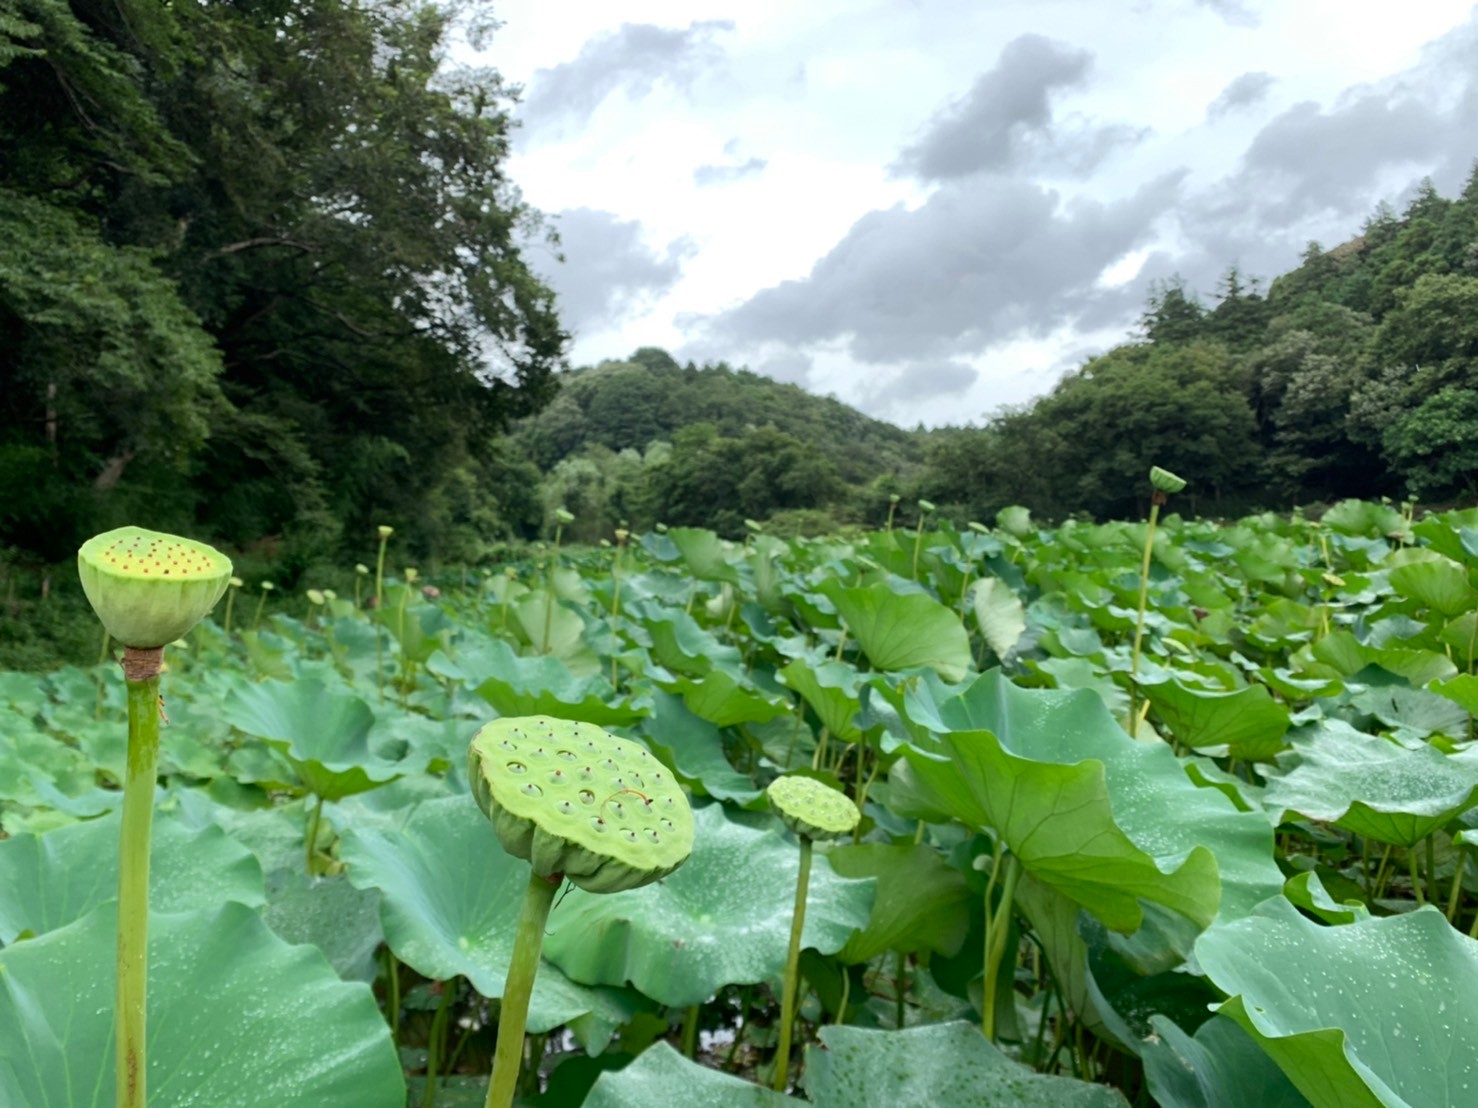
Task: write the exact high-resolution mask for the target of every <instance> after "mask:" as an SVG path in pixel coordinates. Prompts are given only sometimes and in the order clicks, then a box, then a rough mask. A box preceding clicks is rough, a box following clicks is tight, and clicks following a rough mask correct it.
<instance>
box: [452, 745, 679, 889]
mask: <svg viewBox="0 0 1478 1108" xmlns="http://www.w3.org/2000/svg"><path fill="white" fill-rule="evenodd" d="M467 778H468V780H469V781H470V782H471V784H472V795H473V796H474V797H475V798H476V800H477V805H478V807H479V808H481V809H482V810H483V813H484V814H485V815H486V816H487V817H488V819H489V820H490V821H492V824H493V830H494V831H495V832H496V833H497V835H498V841H499V842H500V843H502V844H503V849H504V850H506V851H508V853H509V854H512V855H513V856H514V857H516V858H526V859H527V860H528V861H529V863H530V864H531V865H532V866H533V868H534V872H535V873H536V874H538V875H539V876H540V877H554V876H555V875H556V874H564V876H566V877H568V878H569V879H570V881H571V882H572V883H574V884H576V885H578V886H580V888H582V889H585V890H587V891H588V892H593V893H615V892H621V891H622V890H623V889H635V888H639V887H640V886H642V885H647V884H650V883H651V882H653V881H657V880H659V879H660V878H663V877H666V876H667V875H668V874H669V873H671V872H672V871H673V870H675V869H677V867H678V866H680V865H682V864H683V862H685V861H686V860H687V857H688V855H689V854H690V853H691V852H692V849H693V811H692V809H691V808H690V807H689V806H688V798H687V796H686V795H685V794H684V793H683V790H682V786H681V785H679V784H678V782H677V781H676V780H675V779H674V778H673V776H672V773H671V772H670V771H669V770H668V769H667V767H665V766H664V765H663V764H662V763H661V762H659V761H658V760H657V759H656V758H654V757H653V756H652V755H651V754H650V753H649V752H648V751H647V750H646V749H645V748H644V747H642V746H640V745H638V744H637V743H634V742H628V741H626V740H625V739H618V738H616V736H614V735H611V734H609V733H608V732H606V731H604V730H602V729H601V728H599V727H596V726H595V725H594V724H590V723H573V722H571V721H569V720H563V719H554V718H552V717H548V716H538V717H534V716H522V717H510V718H504V719H495V720H493V721H492V722H491V723H488V724H486V725H484V726H483V728H482V729H481V730H480V731H478V732H477V734H476V735H474V736H473V737H472V742H471V743H470V744H469V745H468V747H467Z"/></svg>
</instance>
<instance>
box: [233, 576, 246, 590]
mask: <svg viewBox="0 0 1478 1108" xmlns="http://www.w3.org/2000/svg"><path fill="white" fill-rule="evenodd" d="M244 584H246V582H245V581H243V580H242V579H241V578H240V577H233V578H231V581H230V585H231V587H232V588H233V589H239V588H241V586H242V585H244Z"/></svg>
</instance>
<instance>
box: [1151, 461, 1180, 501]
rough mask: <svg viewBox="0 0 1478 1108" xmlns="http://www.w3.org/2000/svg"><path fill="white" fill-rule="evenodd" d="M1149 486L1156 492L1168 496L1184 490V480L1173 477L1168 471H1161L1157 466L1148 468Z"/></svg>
mask: <svg viewBox="0 0 1478 1108" xmlns="http://www.w3.org/2000/svg"><path fill="white" fill-rule="evenodd" d="M1150 484H1151V485H1152V486H1154V488H1155V489H1156V491H1158V492H1163V493H1165V494H1166V495H1169V494H1170V493H1177V492H1179V491H1180V490H1181V489H1183V488H1185V478H1184V477H1177V476H1175V474H1173V473H1171V472H1170V471H1169V470H1168V469H1161V468H1160V467H1159V466H1150Z"/></svg>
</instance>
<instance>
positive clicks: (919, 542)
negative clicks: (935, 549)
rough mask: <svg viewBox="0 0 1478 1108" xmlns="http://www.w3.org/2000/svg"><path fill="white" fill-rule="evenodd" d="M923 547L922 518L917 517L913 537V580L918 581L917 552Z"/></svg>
mask: <svg viewBox="0 0 1478 1108" xmlns="http://www.w3.org/2000/svg"><path fill="white" fill-rule="evenodd" d="M923 546H924V517H923V516H919V526H918V530H916V531H915V532H914V535H913V579H914V580H915V581H917V580H918V579H919V551H920V550H922V549H923Z"/></svg>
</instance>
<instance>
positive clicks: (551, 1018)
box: [0, 501, 1478, 1108]
mask: <svg viewBox="0 0 1478 1108" xmlns="http://www.w3.org/2000/svg"><path fill="white" fill-rule="evenodd" d="M928 518H929V517H928V516H927V513H926V514H925V515H923V516H921V517H920V521H919V523H918V526H917V527H913V526H910V527H907V528H905V527H903V526H901V525H900V526H899V527H896V528H890V529H889V530H886V531H880V532H877V533H873V534H867V535H858V536H852V537H847V538H835V539H829V540H790V541H782V540H780V539H778V538H775V537H772V536H769V535H766V534H764V533H763V531H762V530H761V529H759V528H757V527H756V528H755V529H753V531H752V533H751V534H750V536H749V538H748V539H747V540H746V541H744V542H743V543H739V542H728V541H724V540H721V539H719V538H718V537H717V536H715V535H713V534H712V533H710V532H706V531H700V530H691V529H676V528H675V529H672V530H670V531H667V532H665V533H650V534H646V535H643V536H632V537H630V538H629V539H628V538H627V537H626V536H624V534H622V535H621V536H620V541H619V542H618V544H617V545H615V546H612V547H609V548H599V549H585V550H576V551H560V550H559V549H558V547H557V546H556V547H555V548H554V549H553V550H550V551H547V552H546V554H545V556H544V557H543V559H542V560H539V561H529V562H526V563H521V564H518V565H511V566H497V567H488V568H487V569H485V570H483V571H481V572H480V573H476V574H473V575H471V577H470V578H469V579H467V580H466V581H465V582H464V581H463V580H462V579H460V578H457V579H448V580H430V581H428V580H426V579H421V578H418V577H417V576H416V575H415V574H414V572H413V571H407V570H403V569H402V570H398V571H397V570H395V569H394V568H389V569H388V570H387V572H388V573H389V576H388V578H387V584H386V585H385V586H384V588H383V590H382V592H381V597H380V603H379V604H378V605H374V606H372V605H371V604H370V603H369V599H370V595H371V594H368V593H366V595H363V596H361V597H359V598H357V599H350V598H348V597H337V596H332V595H325V594H324V593H322V592H313V593H312V594H311V595H309V594H304V595H303V596H301V597H284V596H282V594H281V592H280V591H279V592H278V593H277V594H275V596H274V604H273V607H272V610H271V611H270V612H267V613H266V614H265V615H264V614H263V608H262V606H261V603H260V601H261V599H262V598H263V597H265V596H266V595H267V594H266V592H265V591H264V590H262V589H260V587H259V586H260V583H257V582H252V583H249V584H248V586H247V588H246V589H244V590H241V591H240V592H239V595H238V594H237V593H235V592H233V593H232V594H229V595H228V598H227V600H226V601H223V602H222V603H221V604H220V605H219V606H218V607H217V608H216V609H215V611H214V614H213V617H212V618H211V619H208V620H206V621H205V622H203V623H200V624H198V625H197V626H196V627H195V628H194V630H193V631H191V632H190V633H189V635H188V636H187V638H186V639H185V640H184V641H183V642H181V643H177V644H175V645H173V646H171V647H170V648H169V649H168V651H167V653H166V658H165V664H166V671H165V673H164V674H163V678H162V685H161V689H162V693H163V704H162V711H163V713H164V714H165V715H166V716H167V720H168V722H167V723H166V724H165V725H164V726H163V727H162V729H161V740H160V742H161V747H160V762H159V774H158V787H157V791H156V795H155V803H154V817H153V845H152V871H151V894H150V906H151V911H152V914H151V917H150V923H149V967H148V988H149V992H148V1017H149V1018H148V1064H147V1068H148V1099H149V1103H150V1104H152V1105H157V1106H160V1108H164V1106H185V1105H196V1106H209V1108H235V1106H242V1108H247V1106H251V1108H256V1106H263V1105H272V1106H286V1105H303V1106H313V1108H338V1106H343V1108H382V1106H383V1108H400V1106H402V1105H406V1104H412V1105H432V1104H440V1105H444V1106H456V1105H481V1104H483V1103H484V1099H483V1098H484V1094H485V1092H486V1090H487V1088H488V1081H489V1073H490V1071H491V1070H492V1063H493V1056H494V1051H495V1044H496V1040H497V1032H498V1025H499V1020H500V1015H501V1014H502V1009H503V1007H504V1005H503V1003H502V998H503V994H504V989H505V981H506V979H507V977H508V973H509V968H510V961H511V959H512V954H513V948H514V942H515V935H516V932H517V931H518V930H519V919H520V905H521V903H522V901H523V897H524V890H525V888H526V887H527V886H529V884H530V880H531V879H530V865H529V862H527V861H524V860H522V859H520V858H517V857H514V856H513V855H511V854H509V853H507V852H506V851H505V850H504V849H503V846H502V845H500V840H499V836H498V834H497V833H495V828H494V826H493V824H492V823H491V822H490V820H489V818H488V817H487V816H486V815H485V814H484V812H483V811H481V810H479V803H478V801H477V800H475V799H474V787H473V786H474V782H473V781H470V780H469V770H468V746H469V742H470V741H471V739H472V738H473V736H474V735H475V734H476V733H478V731H479V730H480V729H481V728H483V727H484V725H485V724H487V723H489V722H490V721H493V720H497V719H505V718H509V717H535V718H537V719H545V718H547V719H553V720H563V721H570V723H572V724H579V725H582V726H583V725H592V726H593V727H596V728H599V729H602V730H603V731H605V732H609V733H610V735H612V736H615V737H617V738H618V739H620V740H622V743H621V745H620V746H619V747H611V748H610V749H613V750H615V749H619V750H620V751H621V756H622V757H623V758H628V757H629V758H642V759H645V758H647V757H648V756H650V759H651V761H652V764H653V765H660V767H661V770H662V771H665V772H667V773H670V774H671V775H673V776H674V777H675V778H676V782H677V784H678V785H680V786H681V791H682V792H683V793H685V794H686V795H687V796H688V798H689V799H690V803H691V822H692V849H691V854H690V855H689V856H688V857H687V858H686V860H685V861H684V862H682V864H680V865H678V866H677V868H676V869H675V870H672V871H671V872H667V871H666V869H664V870H663V872H666V876H664V877H662V879H661V880H660V881H654V882H653V883H650V884H647V885H645V886H643V887H639V888H628V887H625V886H624V885H621V884H614V885H613V884H611V883H610V882H607V885H609V886H610V888H608V889H607V890H606V891H600V890H596V891H590V890H587V889H584V888H572V887H570V886H568V885H565V886H564V887H562V888H560V889H559V891H558V893H557V895H556V896H555V897H554V899H553V903H552V906H551V907H550V908H549V912H548V917H547V921H546V922H545V924H544V926H543V942H542V961H541V962H540V963H539V966H538V973H537V977H536V978H535V979H534V981H533V985H532V994H531V997H530V999H529V1004H528V1011H527V1023H526V1030H527V1032H528V1034H527V1037H526V1039H523V1040H522V1042H523V1047H524V1056H523V1060H522V1075H521V1077H520V1079H519V1087H518V1089H517V1097H518V1101H517V1102H518V1103H520V1104H525V1105H542V1106H576V1105H581V1104H584V1105H590V1106H592V1108H617V1106H627V1105H633V1106H634V1105H642V1106H644V1108H647V1106H650V1105H654V1104H658V1105H660V1104H674V1103H682V1104H694V1105H754V1106H779V1105H783V1104H788V1103H797V1104H799V1103H811V1104H814V1105H821V1106H827V1108H859V1106H867V1105H878V1106H883V1105H887V1106H898V1105H931V1106H941V1108H953V1106H964V1105H970V1106H976V1105H992V1106H994V1105H1002V1106H1005V1105H1042V1106H1062V1105H1068V1106H1079V1105H1081V1106H1085V1108H1087V1106H1111V1105H1124V1104H1135V1105H1148V1104H1159V1105H1164V1106H1167V1108H1240V1106H1244V1105H1248V1104H1256V1105H1259V1106H1261V1108H1285V1106H1287V1108H1292V1106H1297V1105H1304V1104H1312V1105H1317V1106H1320V1108H1326V1106H1327V1108H1351V1106H1365V1105H1371V1106H1375V1105H1386V1106H1397V1105H1410V1106H1413V1108H1426V1106H1436V1105H1468V1104H1475V1103H1478V1049H1475V1047H1474V1044H1475V1043H1478V943H1475V941H1474V940H1473V938H1472V937H1471V936H1472V935H1473V934H1474V933H1478V859H1474V858H1472V857H1471V854H1472V852H1473V850H1474V844H1475V842H1478V747H1475V745H1474V743H1473V738H1474V733H1473V715H1474V713H1478V676H1475V673H1474V671H1475V659H1474V654H1475V644H1478V510H1470V511H1463V512H1449V513H1445V514H1440V515H1430V516H1426V517H1425V518H1420V519H1416V518H1413V513H1412V511H1411V510H1410V509H1409V508H1408V509H1407V510H1405V511H1401V510H1398V509H1396V508H1393V507H1391V506H1388V505H1384V504H1374V503H1363V502H1355V501H1350V502H1346V503H1343V504H1340V505H1338V506H1336V507H1335V508H1334V509H1332V510H1331V511H1329V512H1327V513H1326V514H1325V515H1324V516H1323V517H1322V519H1320V520H1319V521H1317V522H1315V521H1312V520H1309V519H1304V518H1302V517H1301V516H1298V515H1295V516H1294V517H1293V518H1291V519H1290V518H1288V517H1279V516H1273V515H1266V516H1258V517H1253V518H1249V519H1245V520H1242V521H1239V522H1236V523H1233V524H1229V525H1215V524H1212V523H1209V522H1191V521H1186V520H1183V519H1181V518H1180V517H1178V516H1176V515H1173V514H1172V515H1169V516H1168V517H1165V518H1160V519H1158V520H1157V524H1158V525H1157V526H1152V525H1147V524H1145V523H1109V524H1102V525H1093V524H1082V523H1079V524H1073V523H1068V524H1065V525H1063V526H1061V527H1055V528H1042V527H1038V526H1037V525H1036V524H1034V523H1033V521H1032V520H1031V519H1030V517H1029V516H1028V515H1027V513H1026V512H1025V511H1024V510H1023V509H1007V510H1006V511H1004V512H1003V513H1001V516H1000V517H999V518H998V520H997V521H995V526H992V527H986V526H983V525H979V524H972V525H971V526H970V527H969V528H966V529H963V530H959V531H956V530H954V529H953V528H951V527H950V526H948V525H947V524H931V523H929V522H927V520H928ZM386 540H388V552H389V566H390V567H393V566H394V564H395V546H394V540H393V539H390V538H389V536H388V535H386V536H384V537H383V539H382V542H381V546H380V552H384V551H385V550H386V548H387V541H386ZM366 545H367V551H366V553H367V554H370V555H373V554H374V553H375V550H374V543H373V540H370V541H369V542H367V544H366ZM1147 549H1148V551H1149V555H1148V557H1146V554H1145V552H1146V550H1147ZM371 560H373V559H372V558H371ZM1146 567H1147V571H1146ZM428 585H429V586H432V587H427V586H428ZM1141 600H1142V601H1143V606H1141ZM125 698H126V690H125V681H124V678H123V675H122V673H121V672H120V670H119V667H118V665H117V664H116V663H115V662H111V661H109V662H105V663H102V664H100V665H98V666H96V667H94V668H90V669H83V668H67V669H62V670H59V671H56V672H53V673H50V674H47V675H43V676H38V675H34V674H16V673H9V674H0V828H3V831H0V1105H4V1106H5V1108H43V1106H45V1108H59V1106H71V1105H88V1106H105V1105H111V1104H113V1103H114V1102H115V1078H114V1061H113V1055H114V1043H113V1040H114V1006H113V998H114V987H115V981H114V978H115V969H114V942H115V920H116V917H117V914H118V901H117V894H118V887H119V875H118V870H119V850H118V843H119V834H120V821H121V814H120V808H121V803H122V798H123V792H122V788H121V785H122V783H123V781H124V779H125V776H126V772H127V766H126V762H127V742H128V735H127V729H126V728H125V727H123V726H122V725H121V721H122V720H123V719H124V717H125V715H126V705H125ZM561 726H563V725H561ZM562 733H563V732H561V734H562ZM592 749H593V748H592ZM602 749H605V748H602ZM644 764H645V763H644ZM777 778H780V779H782V780H787V781H791V782H792V783H794V782H798V781H801V780H804V779H807V778H809V779H812V780H814V781H816V782H819V783H822V784H825V785H828V786H830V787H831V788H832V789H835V790H837V791H839V792H841V793H844V794H845V795H846V796H847V797H849V798H851V800H852V802H854V803H855V804H856V806H857V809H859V810H860V813H861V819H860V821H856V825H855V827H853V826H852V823H853V822H854V821H853V819H852V818H851V817H848V818H841V819H834V818H833V817H834V816H835V812H834V811H833V810H832V809H831V808H827V807H826V806H825V804H823V805H822V806H821V807H818V808H816V809H815V811H816V812H818V813H820V814H818V815H815V816H814V817H813V816H812V815H811V812H812V809H810V808H803V807H792V804H795V805H806V804H811V803H812V798H813V794H815V795H821V794H819V793H816V790H815V789H814V788H813V786H811V785H805V786H803V787H801V786H799V785H796V786H795V787H793V788H790V789H788V790H787V791H785V792H784V793H783V795H782V794H781V793H780V792H777V794H776V797H777V799H776V806H775V807H773V808H772V806H771V803H770V799H769V797H768V796H767V792H766V790H767V788H768V787H769V786H770V785H771V784H772V782H774V781H775V780H776V779H777ZM482 790H483V793H484V794H485V793H486V792H487V786H486V785H483V786H482ZM621 791H635V790H621ZM612 795H613V796H614V795H615V794H614V793H613V794H612ZM637 795H642V794H640V793H638V794H637ZM832 795H833V794H831V793H826V794H825V796H824V797H823V799H825V797H830V796H832ZM788 797H794V798H798V799H793V800H792V799H786V798H788ZM485 799H486V797H485V796H484V800H485ZM679 799H681V797H679ZM610 800H611V797H605V798H604V799H603V800H602V804H604V803H607V802H609V801H610ZM823 809H824V810H823ZM843 814H844V815H845V813H843ZM808 820H810V821H811V822H809V823H808V822H807V821H808ZM813 824H814V825H815V826H813ZM818 828H819V830H820V831H824V832H825V834H824V835H823V834H820V833H819V831H818V830H817V829H818ZM812 831H817V834H815V835H814V836H813V835H812V834H811V832H812ZM812 837H815V838H816V839H817V841H816V842H815V849H814V855H813V852H812ZM803 873H804V874H806V881H805V882H804V885H805V887H806V888H807V890H808V891H807V893H806V895H805V897H804V898H803V899H804V916H803V924H802V926H800V927H799V928H798V929H797V931H798V943H797V944H796V947H797V950H798V957H797V958H795V959H791V957H790V947H791V943H790V938H791V928H792V921H793V919H794V918H795V917H796V916H797V915H798V913H797V911H796V909H797V906H798V905H799V904H800V903H801V902H802V898H801V897H798V895H797V886H798V883H801V881H800V879H801V876H802V874H803ZM612 889H614V891H611V890H612ZM792 961H793V963H794V966H793V969H792V971H791V972H790V973H787V966H788V963H790V962H792ZM787 981H789V982H791V984H790V985H789V986H787V985H786V982H787ZM782 994H784V995H782ZM783 1008H784V1009H787V1010H788V1013H789V1016H788V1018H785V1019H782V1009H783ZM792 1019H793V1028H792V1026H791V1023H792ZM787 1041H788V1042H789V1043H790V1047H789V1049H785V1048H783V1046H782V1044H784V1043H786V1042H787Z"/></svg>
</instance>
